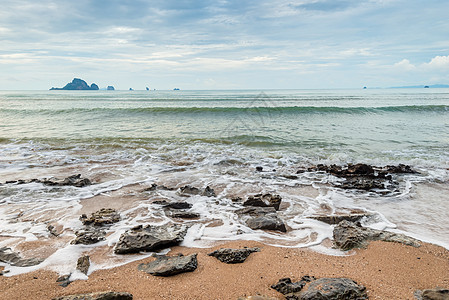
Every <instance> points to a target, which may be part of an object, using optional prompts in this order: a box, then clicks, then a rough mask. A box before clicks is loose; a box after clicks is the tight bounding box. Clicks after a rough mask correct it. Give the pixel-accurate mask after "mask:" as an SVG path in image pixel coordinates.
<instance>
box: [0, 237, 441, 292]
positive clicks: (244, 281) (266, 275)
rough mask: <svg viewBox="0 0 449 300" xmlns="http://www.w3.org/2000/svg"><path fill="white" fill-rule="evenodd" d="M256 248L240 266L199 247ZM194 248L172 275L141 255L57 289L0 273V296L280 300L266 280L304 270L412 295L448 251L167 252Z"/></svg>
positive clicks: (432, 281) (37, 276) (45, 276)
mask: <svg viewBox="0 0 449 300" xmlns="http://www.w3.org/2000/svg"><path fill="white" fill-rule="evenodd" d="M244 246H249V247H253V246H258V247H261V252H257V253H253V254H251V255H250V257H249V258H248V259H247V260H246V261H245V262H244V263H242V264H234V265H228V264H224V263H222V262H220V261H218V260H217V259H216V258H214V257H210V256H207V253H209V252H211V251H213V250H215V249H219V248H223V247H229V248H241V247H244ZM178 253H183V254H184V255H187V254H190V253H198V269H197V270H195V271H194V272H191V273H184V274H179V275H176V276H173V277H155V276H152V275H149V274H146V273H144V272H141V271H138V270H137V266H138V265H139V264H140V263H142V262H144V263H147V262H149V261H151V260H154V258H147V259H144V260H142V261H139V262H133V263H130V264H127V265H125V266H121V267H117V268H113V269H109V270H101V271H97V272H94V273H92V274H91V275H90V276H89V279H88V280H86V281H81V280H79V281H75V282H72V283H71V284H70V285H69V286H68V287H66V288H63V287H60V286H59V285H58V283H56V279H57V277H58V275H57V274H56V273H53V272H50V271H37V272H33V273H28V274H23V275H19V276H14V277H4V276H0V299H27V300H31V299H52V298H53V297H56V296H62V295H70V294H76V293H88V292H97V291H108V290H109V291H119V292H129V293H132V294H133V295H134V299H237V298H238V297H242V296H252V295H265V296H271V297H276V298H278V299H283V296H282V295H281V294H279V293H278V292H276V291H275V290H273V289H271V288H270V286H271V285H272V284H274V283H276V282H277V281H278V280H279V279H281V278H284V277H290V278H291V279H292V280H293V281H297V280H299V279H300V278H301V277H302V276H304V275H312V276H315V277H317V278H320V277H348V278H351V279H353V280H355V281H356V282H357V283H359V284H362V285H364V286H366V288H367V290H368V295H369V298H370V299H415V298H414V296H413V293H414V291H415V290H417V289H427V288H435V287H442V288H449V251H448V250H446V249H444V248H441V247H438V246H434V245H428V244H425V245H423V246H421V247H420V248H413V247H409V246H405V245H402V244H397V243H386V242H372V243H371V244H370V245H369V247H368V248H367V249H360V250H357V251H354V252H353V255H350V256H341V257H336V256H328V255H323V254H319V253H315V252H312V251H310V250H307V249H292V248H279V247H271V246H267V245H263V244H260V243H257V242H247V241H246V242H245V241H237V242H230V243H226V244H221V245H217V246H216V247H213V248H210V249H193V248H184V247H174V248H172V251H171V252H170V254H173V255H175V254H178Z"/></svg>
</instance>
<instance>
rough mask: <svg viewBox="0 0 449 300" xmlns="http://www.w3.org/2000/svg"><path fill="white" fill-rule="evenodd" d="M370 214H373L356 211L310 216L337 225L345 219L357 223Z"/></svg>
mask: <svg viewBox="0 0 449 300" xmlns="http://www.w3.org/2000/svg"><path fill="white" fill-rule="evenodd" d="M370 216H372V214H370V213H354V214H335V215H314V216H311V217H310V218H311V219H315V220H318V221H321V222H324V223H327V224H329V225H335V224H338V223H340V222H341V221H343V220H346V221H349V222H354V223H355V222H358V221H360V220H361V219H362V218H365V217H370Z"/></svg>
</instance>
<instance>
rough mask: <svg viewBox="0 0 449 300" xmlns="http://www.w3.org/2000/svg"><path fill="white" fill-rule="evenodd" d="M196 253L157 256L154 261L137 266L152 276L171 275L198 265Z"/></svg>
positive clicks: (189, 270)
mask: <svg viewBox="0 0 449 300" xmlns="http://www.w3.org/2000/svg"><path fill="white" fill-rule="evenodd" d="M196 257H197V254H196V253H195V254H191V255H187V256H183V255H178V256H165V255H162V256H158V257H157V258H156V260H155V261H152V262H150V263H148V264H140V265H139V266H138V267H137V268H138V269H139V270H140V271H144V272H146V273H149V274H151V275H154V276H173V275H176V274H180V273H185V272H193V271H195V270H196V268H197V267H198V261H197V258H196Z"/></svg>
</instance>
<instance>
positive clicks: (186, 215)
mask: <svg viewBox="0 0 449 300" xmlns="http://www.w3.org/2000/svg"><path fill="white" fill-rule="evenodd" d="M168 216H169V217H172V218H179V219H196V218H199V217H200V214H198V213H194V212H188V211H170V212H168Z"/></svg>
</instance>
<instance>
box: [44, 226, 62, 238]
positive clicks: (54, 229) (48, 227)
mask: <svg viewBox="0 0 449 300" xmlns="http://www.w3.org/2000/svg"><path fill="white" fill-rule="evenodd" d="M47 230H48V232H50V234H51V235H53V236H56V237H57V236H59V233H58V232H57V231H56V228H55V226H53V225H51V224H48V225H47Z"/></svg>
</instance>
